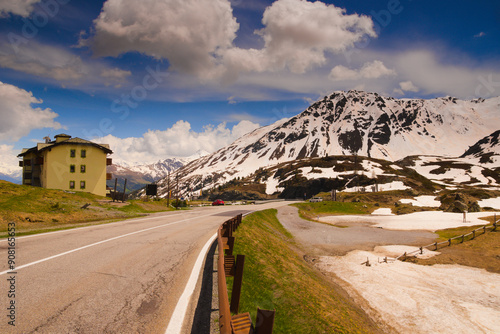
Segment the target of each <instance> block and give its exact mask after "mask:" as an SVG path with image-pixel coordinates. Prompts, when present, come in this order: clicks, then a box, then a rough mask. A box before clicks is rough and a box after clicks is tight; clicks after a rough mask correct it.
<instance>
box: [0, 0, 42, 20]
mask: <svg viewBox="0 0 500 334" xmlns="http://www.w3.org/2000/svg"><path fill="white" fill-rule="evenodd" d="M40 1H41V0H0V17H6V16H8V15H9V14H14V15H20V16H23V17H27V16H29V15H30V13H31V12H32V11H33V5H34V4H36V3H38V2H40Z"/></svg>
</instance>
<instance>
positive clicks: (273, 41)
mask: <svg viewBox="0 0 500 334" xmlns="http://www.w3.org/2000/svg"><path fill="white" fill-rule="evenodd" d="M262 24H263V25H264V28H262V29H261V30H259V31H257V32H256V33H257V34H259V35H260V36H261V37H262V38H263V39H264V42H265V46H264V48H263V49H259V50H257V49H241V48H231V49H229V50H227V51H226V52H225V54H224V61H225V62H226V65H228V66H229V67H230V68H232V69H233V70H240V71H256V72H262V71H275V70H282V69H288V70H290V71H291V72H293V73H304V72H305V71H306V70H308V69H310V68H312V67H314V66H319V65H324V64H325V62H326V60H327V58H326V53H327V52H333V53H338V52H342V51H344V50H346V49H347V48H348V47H352V46H353V45H354V43H356V42H358V41H360V40H362V39H363V38H364V37H366V36H370V37H376V33H375V31H374V29H373V21H372V20H371V18H369V17H367V16H363V15H357V14H352V15H347V14H346V12H345V9H342V8H338V7H335V6H334V5H327V4H324V3H322V2H320V1H316V2H308V1H304V0H277V1H275V2H274V3H273V4H272V5H271V6H269V7H268V8H267V9H266V10H265V12H264V16H263V18H262Z"/></svg>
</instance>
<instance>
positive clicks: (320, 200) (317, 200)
mask: <svg viewBox="0 0 500 334" xmlns="http://www.w3.org/2000/svg"><path fill="white" fill-rule="evenodd" d="M309 202H323V199H322V198H321V197H313V198H311V199H310V200H309Z"/></svg>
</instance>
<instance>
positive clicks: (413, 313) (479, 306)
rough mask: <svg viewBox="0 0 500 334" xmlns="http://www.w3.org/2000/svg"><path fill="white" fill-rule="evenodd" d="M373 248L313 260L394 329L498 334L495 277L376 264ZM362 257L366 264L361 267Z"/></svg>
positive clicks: (499, 282) (451, 268)
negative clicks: (345, 283) (368, 263)
mask: <svg viewBox="0 0 500 334" xmlns="http://www.w3.org/2000/svg"><path fill="white" fill-rule="evenodd" d="M393 251H394V250H393ZM375 252H376V253H372V252H366V251H353V252H351V253H349V254H347V255H346V256H342V257H328V256H325V257H320V259H319V261H317V262H316V263H317V265H318V267H319V268H320V269H321V270H325V271H330V272H333V273H335V275H337V276H338V277H340V278H341V279H343V280H344V281H346V282H348V283H349V285H350V287H352V288H353V289H355V290H356V291H357V292H358V293H359V294H360V295H361V296H362V297H363V298H364V299H365V300H366V301H367V302H368V303H369V305H370V306H371V307H372V308H373V309H375V310H377V311H378V312H379V313H380V315H381V320H382V321H384V322H386V323H388V324H390V325H391V326H393V327H394V328H395V329H396V330H397V331H398V332H401V333H453V334H457V333H498V332H499V329H500V289H499V288H498V287H499V286H500V275H498V274H494V273H489V272H487V271H486V270H484V269H476V268H470V267H464V266H459V265H433V266H422V265H416V264H412V263H408V262H400V261H396V262H392V263H379V262H378V260H377V259H378V257H380V256H381V255H383V254H384V250H383V249H381V248H379V247H377V248H376V249H375ZM389 253H390V252H389ZM386 254H387V253H386ZM386 256H387V255H386ZM389 256H392V255H389ZM367 258H368V259H370V264H371V266H369V267H368V266H365V265H361V263H363V262H365V261H366V259H367ZM347 289H348V290H349V288H347Z"/></svg>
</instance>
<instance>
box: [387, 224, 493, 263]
mask: <svg viewBox="0 0 500 334" xmlns="http://www.w3.org/2000/svg"><path fill="white" fill-rule="evenodd" d="M497 223H498V222H497V220H496V216H495V219H494V221H493V224H492V225H484V226H483V227H480V228H477V229H475V230H473V231H471V232H470V233H467V234H462V235H459V236H456V237H453V238H449V239H448V240H446V241H442V242H434V243H432V244H429V245H427V246H422V247H420V248H419V249H418V250H416V251H413V252H410V253H407V252H405V253H404V254H401V255H400V256H398V257H397V258H396V260H400V259H403V261H404V260H406V258H407V257H410V256H415V255H417V254H423V253H424V248H427V249H429V250H430V248H432V247H434V249H433V250H434V251H437V250H438V248H439V246H444V247H447V246H451V244H452V242H453V241H454V240H459V242H458V243H463V242H464V241H466V240H474V239H475V238H476V237H477V236H478V235H481V234H485V233H486V232H487V230H490V229H491V232H494V231H496V229H497V227H498V224H497ZM481 232H483V233H481ZM470 236H472V238H470V239H469V237H470ZM385 261H387V258H385Z"/></svg>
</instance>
